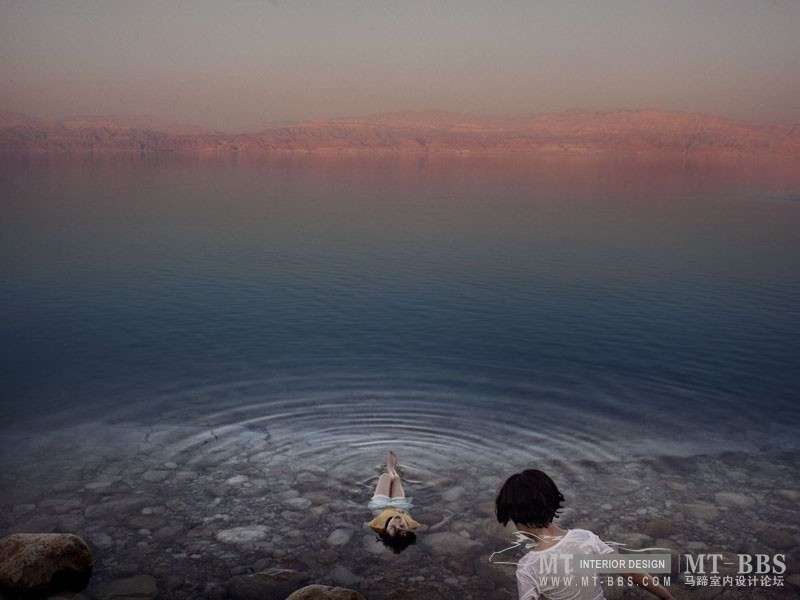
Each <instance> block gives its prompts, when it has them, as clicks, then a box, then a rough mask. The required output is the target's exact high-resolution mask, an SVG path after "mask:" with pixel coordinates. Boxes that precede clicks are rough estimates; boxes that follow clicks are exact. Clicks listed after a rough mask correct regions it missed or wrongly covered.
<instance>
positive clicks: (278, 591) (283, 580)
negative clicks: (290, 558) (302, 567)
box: [228, 568, 308, 600]
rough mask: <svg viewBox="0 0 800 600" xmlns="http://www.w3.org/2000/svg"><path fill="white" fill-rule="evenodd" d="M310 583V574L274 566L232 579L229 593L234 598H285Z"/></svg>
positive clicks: (279, 599) (253, 599)
mask: <svg viewBox="0 0 800 600" xmlns="http://www.w3.org/2000/svg"><path fill="white" fill-rule="evenodd" d="M306 583H308V575H306V574H305V573H300V572H298V571H294V570H292V569H279V568H272V569H266V570H264V571H260V572H258V573H254V574H252V575H239V576H236V577H234V578H233V579H232V580H231V583H230V586H229V587H228V595H229V596H230V597H231V598H233V599H234V600H285V599H286V596H288V595H289V594H290V593H292V591H293V590H296V589H297V588H299V587H301V586H303V585H305V584H306Z"/></svg>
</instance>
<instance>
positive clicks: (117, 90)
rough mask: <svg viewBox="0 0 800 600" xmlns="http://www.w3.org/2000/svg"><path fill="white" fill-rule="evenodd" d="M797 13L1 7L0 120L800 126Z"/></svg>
mask: <svg viewBox="0 0 800 600" xmlns="http://www.w3.org/2000/svg"><path fill="white" fill-rule="evenodd" d="M798 28H800V2H796V1H795V0H764V1H759V2H754V1H752V0H670V1H669V2H665V1H651V0H636V1H628V0H604V1H601V2H589V1H586V2H577V1H569V0H563V1H537V2H534V1H521V0H520V1H513V0H509V1H503V2H490V1H478V0H457V1H456V0H440V1H437V2H428V1H424V2H423V1H415V0H406V1H404V2H390V1H388V0H387V1H385V2H383V1H377V0H363V1H354V0H337V1H330V0H325V1H321V0H320V1H312V0H308V1H302V0H285V1H279V0H275V1H273V2H267V1H261V0H252V1H247V2H244V1H233V0H232V1H226V2H218V1H216V0H192V1H188V0H186V1H172V2H164V1H153V0H141V1H137V2H130V1H127V0H93V1H89V0H70V1H68V2H64V1H60V0H51V1H46V0H21V1H8V0H0V75H1V76H2V81H3V85H2V86H0V109H6V110H14V111H20V112H25V113H28V114H33V115H36V116H44V117H58V116H65V115H75V114H81V115H86V114H117V115H119V114H137V115H155V116H159V117H163V118H167V119H170V120H176V121H181V122H189V123H195V124H199V125H204V126H210V127H216V128H220V129H224V130H232V131H236V130H252V129H257V128H258V127H259V126H261V125H264V124H266V123H269V122H275V121H285V120H302V119H312V118H322V117H344V116H358V115H365V114H371V113H376V112H386V111H394V110H406V109H412V110H428V109H443V110H455V111H463V112H472V113H476V114H481V115H499V114H510V113H513V114H519V113H542V112H553V111H563V110H572V109H584V110H616V109H630V108H661V109H667V110H686V111H696V112H706V113H711V114H716V115H720V116H725V117H732V118H736V119H745V120H757V121H780V122H800V36H799V35H797V30H798Z"/></svg>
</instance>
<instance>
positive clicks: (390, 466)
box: [386, 450, 400, 479]
mask: <svg viewBox="0 0 800 600" xmlns="http://www.w3.org/2000/svg"><path fill="white" fill-rule="evenodd" d="M386 472H387V473H388V474H389V475H391V477H392V479H394V478H395V477H400V476H399V475H398V474H397V456H396V455H395V453H394V452H392V451H391V450H389V455H388V456H387V457H386Z"/></svg>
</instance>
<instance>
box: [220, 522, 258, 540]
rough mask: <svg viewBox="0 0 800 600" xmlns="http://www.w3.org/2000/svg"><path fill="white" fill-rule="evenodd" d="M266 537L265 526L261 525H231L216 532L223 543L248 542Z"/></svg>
mask: <svg viewBox="0 0 800 600" xmlns="http://www.w3.org/2000/svg"><path fill="white" fill-rule="evenodd" d="M266 537H267V528H266V527H264V526H263V525H254V526H252V527H233V528H232V529H223V530H222V531H220V532H219V533H218V534H217V539H218V540H219V541H220V542H223V543H225V544H246V543H248V542H258V541H260V540H263V539H265V538H266Z"/></svg>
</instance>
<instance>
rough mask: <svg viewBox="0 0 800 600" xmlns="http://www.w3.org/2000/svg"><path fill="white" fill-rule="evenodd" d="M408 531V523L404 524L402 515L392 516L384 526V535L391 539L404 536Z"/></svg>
mask: <svg viewBox="0 0 800 600" xmlns="http://www.w3.org/2000/svg"><path fill="white" fill-rule="evenodd" d="M408 531H409V529H408V523H406V520H405V519H404V518H403V516H402V515H395V516H393V517H392V518H391V519H389V523H388V524H387V525H386V533H388V534H389V535H391V536H392V537H394V536H396V535H405V534H406V533H408Z"/></svg>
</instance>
